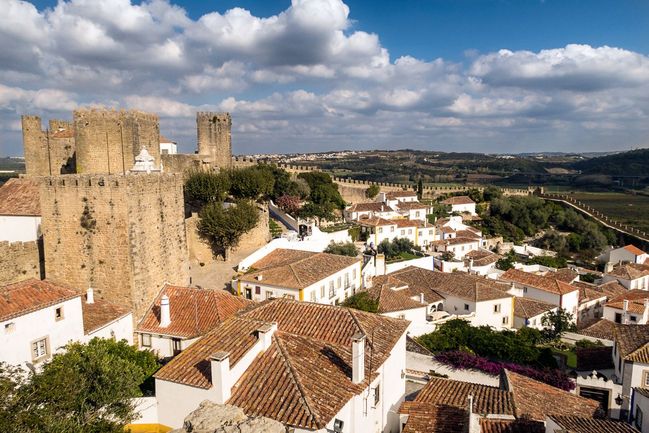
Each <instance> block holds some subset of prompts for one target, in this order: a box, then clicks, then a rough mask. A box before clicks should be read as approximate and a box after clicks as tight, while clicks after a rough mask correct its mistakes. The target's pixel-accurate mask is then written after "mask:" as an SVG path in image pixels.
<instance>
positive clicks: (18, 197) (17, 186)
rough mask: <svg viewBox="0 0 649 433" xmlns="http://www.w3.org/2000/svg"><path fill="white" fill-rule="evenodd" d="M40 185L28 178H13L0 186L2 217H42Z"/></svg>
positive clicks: (0, 211)
mask: <svg viewBox="0 0 649 433" xmlns="http://www.w3.org/2000/svg"><path fill="white" fill-rule="evenodd" d="M40 214H41V204H40V192H39V186H38V183H36V181H35V180H32V179H27V178H21V179H18V178H12V179H9V180H8V181H7V182H5V183H4V185H2V186H0V215H17V216H40Z"/></svg>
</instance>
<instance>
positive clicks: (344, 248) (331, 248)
mask: <svg viewBox="0 0 649 433" xmlns="http://www.w3.org/2000/svg"><path fill="white" fill-rule="evenodd" d="M324 252H325V253H329V254H337V255H339V256H349V257H356V256H357V255H358V250H357V249H356V245H354V243H353V242H340V243H335V242H333V241H332V242H331V243H330V244H329V245H328V246H327V248H325V250H324Z"/></svg>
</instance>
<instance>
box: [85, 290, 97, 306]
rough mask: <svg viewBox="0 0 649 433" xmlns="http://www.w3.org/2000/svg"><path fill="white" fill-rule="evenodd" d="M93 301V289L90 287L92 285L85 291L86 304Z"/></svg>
mask: <svg viewBox="0 0 649 433" xmlns="http://www.w3.org/2000/svg"><path fill="white" fill-rule="evenodd" d="M94 303H95V291H94V290H93V289H92V287H88V290H87V291H86V304H94Z"/></svg>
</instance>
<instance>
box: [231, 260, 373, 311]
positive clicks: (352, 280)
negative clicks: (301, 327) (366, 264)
mask: <svg viewBox="0 0 649 433" xmlns="http://www.w3.org/2000/svg"><path fill="white" fill-rule="evenodd" d="M361 278H362V277H361V263H360V261H359V262H357V263H354V264H353V265H350V266H348V267H346V268H345V269H342V270H340V271H338V272H336V273H334V274H331V275H330V276H328V277H327V278H323V279H322V280H320V281H318V282H316V283H314V284H312V285H310V286H308V287H305V288H304V289H302V290H298V289H292V288H288V287H279V286H274V285H270V284H266V283H264V280H263V274H262V280H261V281H255V282H248V281H237V283H236V287H237V291H238V293H239V295H240V296H244V297H245V296H247V295H246V293H247V289H249V290H250V291H251V294H252V299H253V300H255V301H262V300H264V299H268V298H270V297H274V298H282V297H285V296H292V297H293V298H294V299H295V300H299V301H308V302H317V303H319V304H335V302H336V301H338V302H343V301H344V300H345V299H347V298H348V297H349V296H352V295H353V294H354V293H355V290H358V289H359V288H360V287H361ZM332 284H333V292H331V291H330V288H331V287H332V286H331V285H332ZM323 287H324V291H323V289H322V288H323ZM323 292H324V293H323ZM323 295H324V296H323Z"/></svg>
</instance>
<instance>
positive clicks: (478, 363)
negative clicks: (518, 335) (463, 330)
mask: <svg viewBox="0 0 649 433" xmlns="http://www.w3.org/2000/svg"><path fill="white" fill-rule="evenodd" d="M435 359H436V360H437V361H439V362H441V363H443V364H446V365H450V366H452V367H454V368H459V369H474V370H480V371H482V372H484V373H487V374H491V375H494V376H495V375H498V374H500V372H502V371H503V369H507V370H509V371H513V372H514V373H518V374H522V375H523V376H527V377H529V378H532V379H534V380H538V381H539V382H543V383H547V384H548V385H552V386H556V387H557V388H560V389H563V390H564V391H572V390H573V389H574V388H575V383H574V382H573V381H572V380H571V379H570V378H569V377H568V376H567V375H566V374H565V373H563V372H562V371H561V370H557V369H552V368H548V369H544V370H539V369H536V368H533V367H527V366H525V365H520V364H514V363H511V362H498V361H491V360H489V359H487V358H483V357H481V356H477V355H473V354H471V353H468V352H462V351H459V350H455V351H450V352H442V353H438V354H437V355H435Z"/></svg>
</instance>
